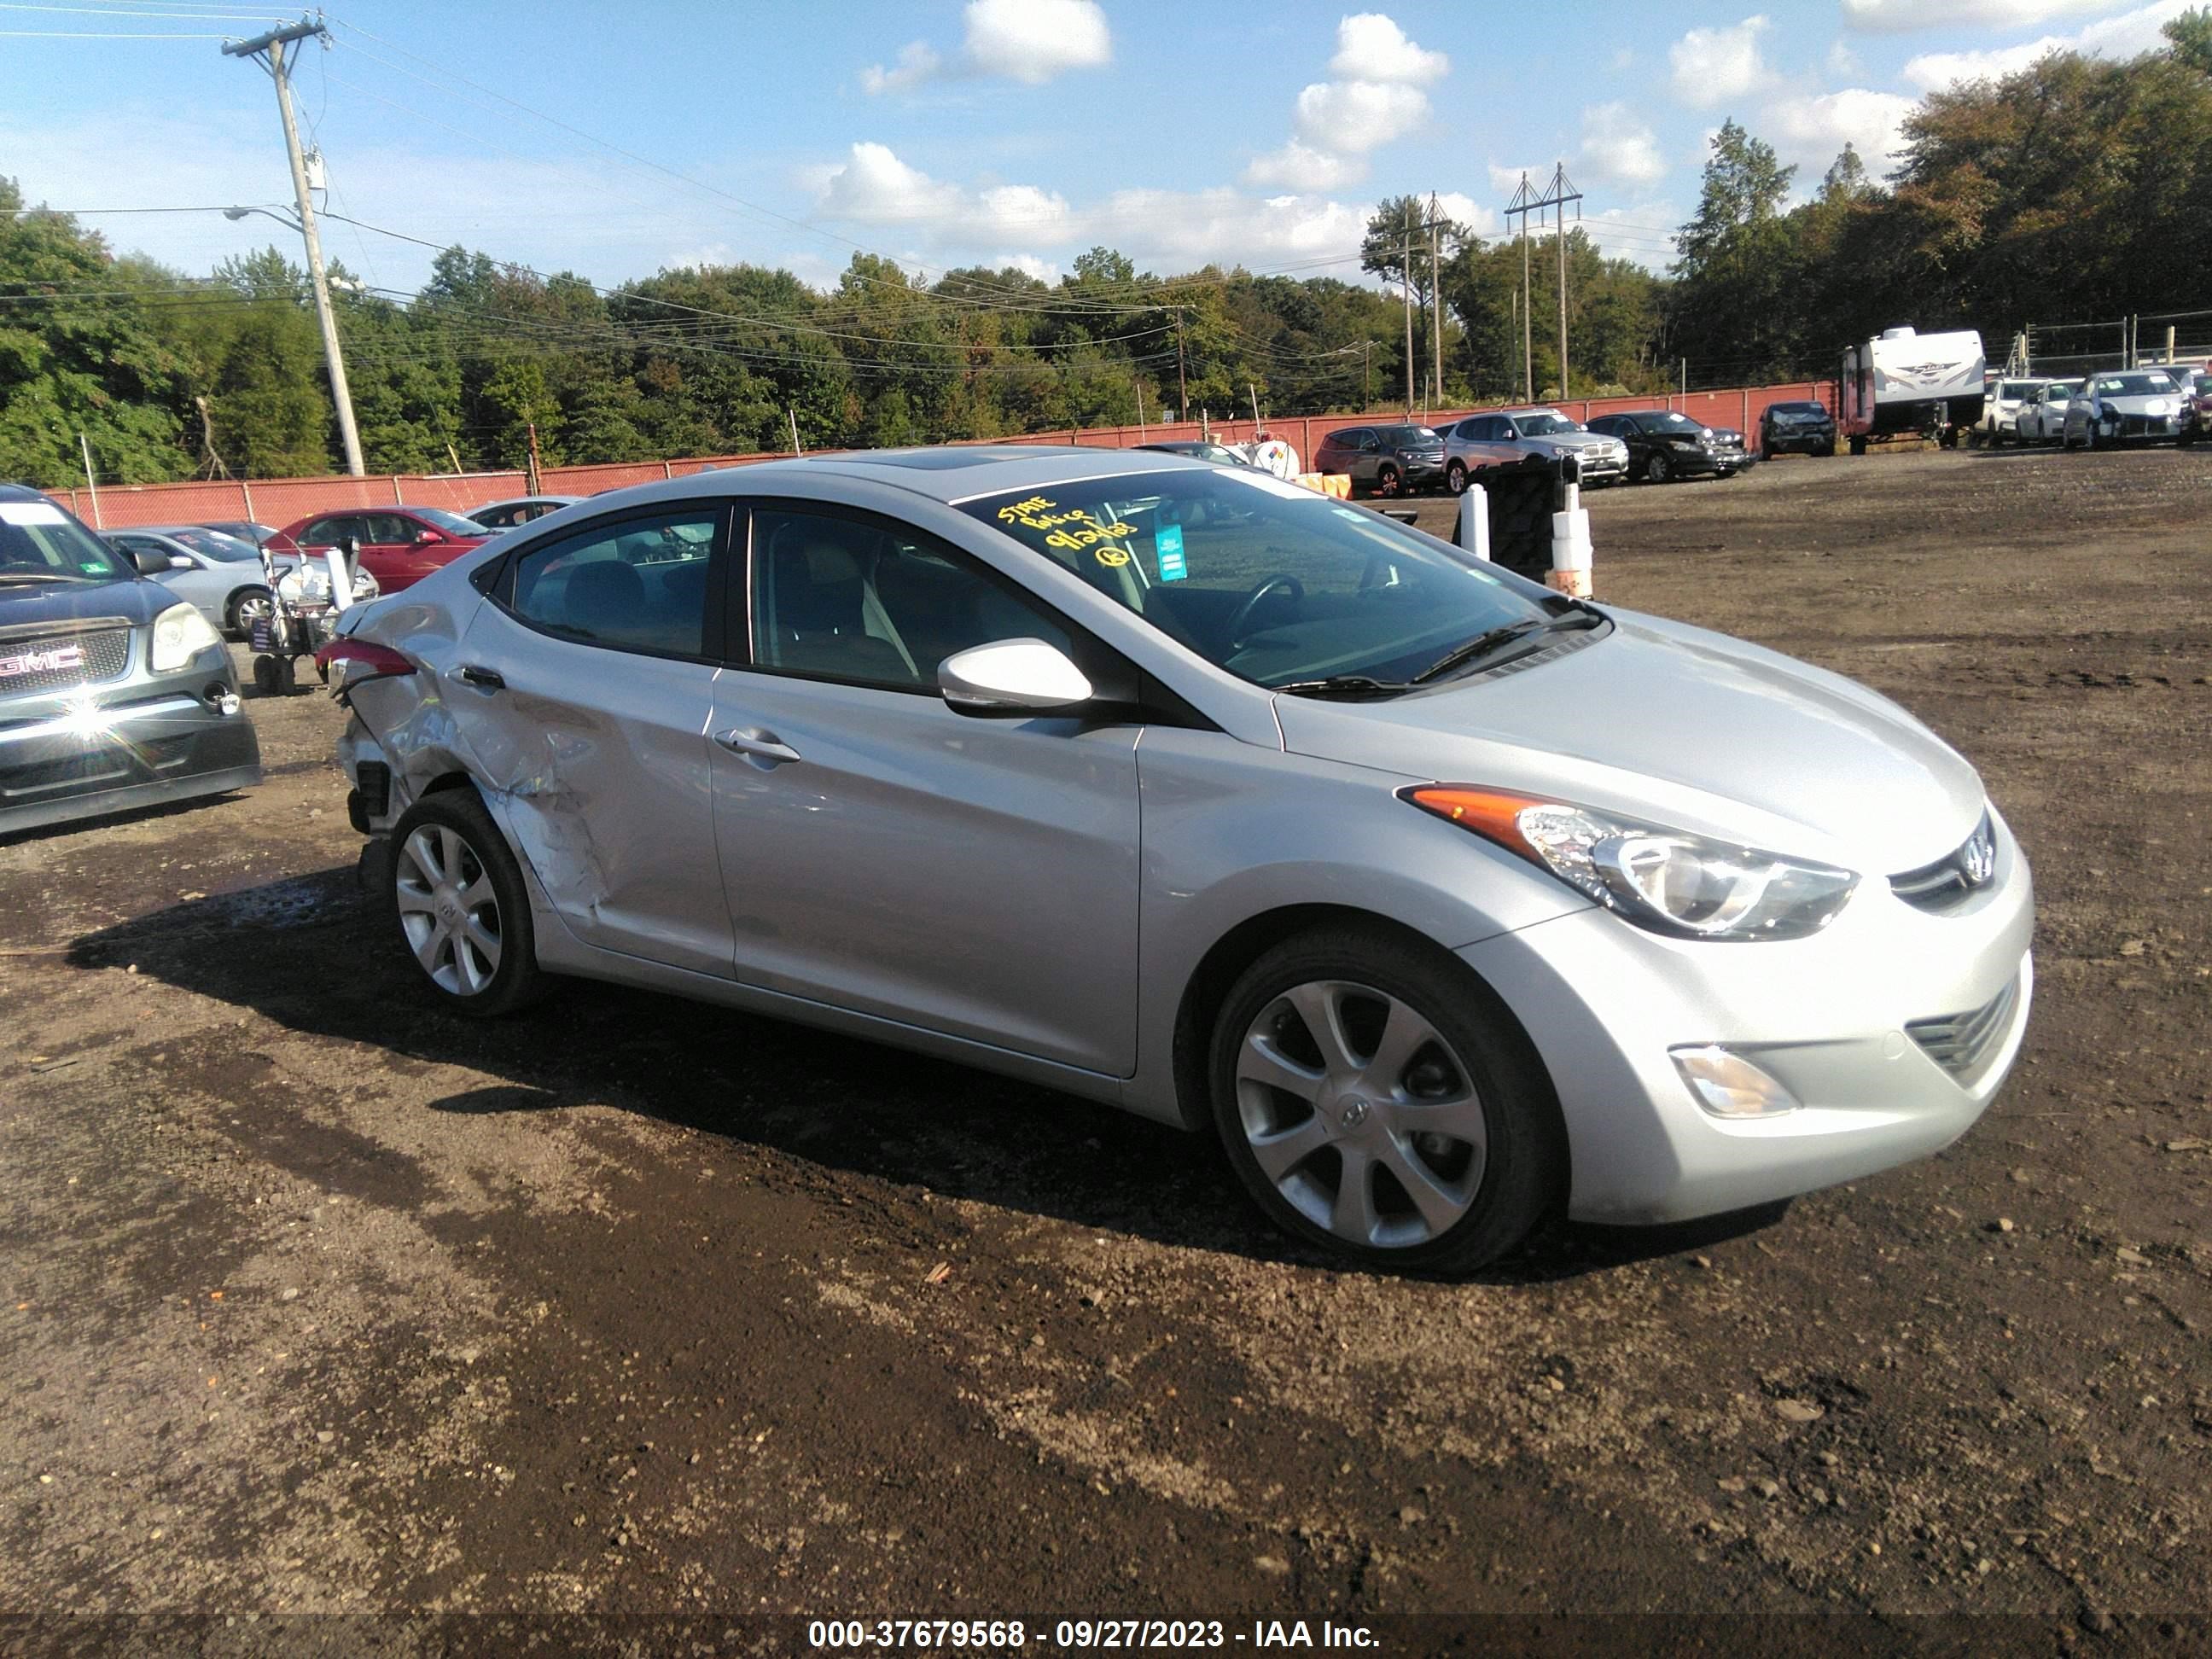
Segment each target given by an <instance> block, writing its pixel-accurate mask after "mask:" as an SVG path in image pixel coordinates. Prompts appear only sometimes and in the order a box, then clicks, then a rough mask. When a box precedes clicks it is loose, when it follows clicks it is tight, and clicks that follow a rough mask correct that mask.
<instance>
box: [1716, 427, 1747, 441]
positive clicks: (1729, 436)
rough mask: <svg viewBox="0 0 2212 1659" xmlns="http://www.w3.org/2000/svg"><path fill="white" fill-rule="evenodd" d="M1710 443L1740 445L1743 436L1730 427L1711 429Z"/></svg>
mask: <svg viewBox="0 0 2212 1659" xmlns="http://www.w3.org/2000/svg"><path fill="white" fill-rule="evenodd" d="M1711 441H1712V442H1714V443H1717V444H1741V443H1742V442H1743V434H1742V433H1741V432H1739V431H1737V430H1736V429H1735V428H1734V427H1732V426H1717V427H1715V428H1713V435H1712V438H1711Z"/></svg>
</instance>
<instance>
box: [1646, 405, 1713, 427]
mask: <svg viewBox="0 0 2212 1659" xmlns="http://www.w3.org/2000/svg"><path fill="white" fill-rule="evenodd" d="M1644 430H1645V431H1647V432H1702V431H1704V430H1705V428H1703V427H1701V426H1699V424H1698V423H1697V422H1695V421H1693V420H1692V419H1691V418H1690V417H1689V416H1686V415H1678V414H1675V413H1674V411H1673V410H1668V412H1667V413H1666V414H1664V415H1646V416H1644Z"/></svg>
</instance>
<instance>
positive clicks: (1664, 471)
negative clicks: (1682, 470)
mask: <svg viewBox="0 0 2212 1659" xmlns="http://www.w3.org/2000/svg"><path fill="white" fill-rule="evenodd" d="M1671 471H1672V469H1671V468H1670V467H1668V465H1667V458H1666V457H1665V456H1664V455H1662V454H1658V453H1656V452H1655V453H1653V455H1652V457H1651V459H1650V460H1649V461H1648V462H1646V463H1645V464H1644V477H1647V478H1649V479H1650V480H1651V482H1652V483H1666V482H1667V479H1668V475H1669V473H1670V472H1671Z"/></svg>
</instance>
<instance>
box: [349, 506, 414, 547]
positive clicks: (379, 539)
mask: <svg viewBox="0 0 2212 1659" xmlns="http://www.w3.org/2000/svg"><path fill="white" fill-rule="evenodd" d="M358 523H359V526H360V527H359V528H358V529H356V531H355V532H354V534H355V535H356V536H358V537H360V538H361V539H362V544H364V545H367V544H371V543H374V544H376V545H378V546H380V547H404V546H405V545H406V544H408V543H410V542H411V541H413V540H414V539H415V538H416V536H418V535H420V534H421V533H422V526H421V525H419V524H417V523H416V522H415V520H412V519H408V518H403V517H401V516H400V515H399V514H398V513H362V516H361V518H360V520H358Z"/></svg>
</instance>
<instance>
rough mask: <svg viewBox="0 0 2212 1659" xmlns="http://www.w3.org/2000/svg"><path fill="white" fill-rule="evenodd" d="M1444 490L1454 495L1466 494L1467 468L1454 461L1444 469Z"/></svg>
mask: <svg viewBox="0 0 2212 1659" xmlns="http://www.w3.org/2000/svg"><path fill="white" fill-rule="evenodd" d="M1444 488H1445V489H1449V491H1451V493H1452V494H1453V495H1466V494H1467V468H1466V467H1465V466H1464V465H1462V464H1461V463H1459V462H1457V461H1454V462H1453V463H1452V464H1451V465H1449V466H1448V467H1446V468H1445V469H1444Z"/></svg>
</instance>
